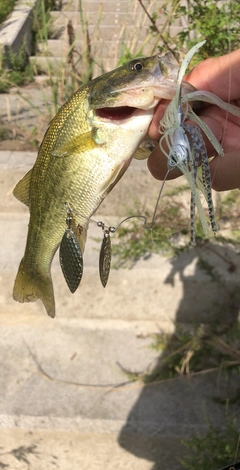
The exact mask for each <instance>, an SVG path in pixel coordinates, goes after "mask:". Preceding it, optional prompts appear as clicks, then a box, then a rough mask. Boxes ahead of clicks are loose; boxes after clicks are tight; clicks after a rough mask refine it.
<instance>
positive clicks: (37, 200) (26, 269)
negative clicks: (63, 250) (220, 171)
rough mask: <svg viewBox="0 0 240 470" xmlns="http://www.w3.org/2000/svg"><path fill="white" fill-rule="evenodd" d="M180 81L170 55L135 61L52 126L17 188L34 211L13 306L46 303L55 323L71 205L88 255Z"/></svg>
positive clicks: (100, 82)
mask: <svg viewBox="0 0 240 470" xmlns="http://www.w3.org/2000/svg"><path fill="white" fill-rule="evenodd" d="M177 74H178V65H177V64H176V62H175V60H174V59H173V57H172V56H171V54H166V55H165V56H163V57H159V56H153V57H149V58H144V59H136V60H132V61H131V62H129V63H128V64H126V65H124V66H122V67H119V68H118V69H116V70H114V71H112V72H109V73H107V74H104V75H102V76H100V77H98V78H96V79H94V80H92V81H91V82H89V83H88V84H86V85H84V86H82V87H81V88H80V89H79V90H78V91H77V92H76V93H75V94H74V95H73V96H72V97H71V98H70V99H69V100H68V101H67V102H66V103H65V104H64V105H63V106H62V108H61V109H60V110H59V112H58V113H57V115H56V116H55V117H54V119H53V120H52V121H51V123H50V125H49V127H48V129H47V131H46V134H45V136H44V139H43V142H42V144H41V147H40V149H39V153H38V156H37V160H36V162H35V164H34V166H33V168H32V169H31V170H30V171H29V172H28V173H27V174H26V175H25V176H24V177H23V178H22V179H21V180H20V181H19V183H18V184H17V185H16V187H15V189H14V195H15V197H16V198H17V199H19V200H20V201H21V202H23V203H24V204H26V205H27V206H28V207H29V211H30V221H29V228H28V236H27V243H26V249H25V254H24V257H23V259H22V261H21V263H20V266H19V270H18V273H17V277H16V280H15V285H14V290H13V297H14V299H15V300H17V301H19V302H32V301H35V300H37V299H41V300H42V302H43V304H44V306H45V308H46V310H47V313H48V315H50V316H51V317H54V316H55V301H54V292H53V284H52V280H51V273H50V268H51V263H52V259H53V257H54V254H55V252H56V250H57V248H58V247H59V245H60V243H61V240H62V238H63V235H64V233H65V230H66V203H67V205H68V206H69V207H71V209H72V227H71V228H72V230H73V231H74V233H75V235H76V237H77V239H78V241H79V245H80V247H81V250H82V252H83V251H84V245H85V241H86V234H87V228H88V221H89V218H90V217H91V216H92V215H93V213H94V212H95V211H96V209H97V208H98V207H99V205H100V204H101V202H102V201H103V199H104V198H105V196H106V195H107V194H108V193H109V192H110V191H111V189H112V188H113V187H114V185H115V184H116V183H117V182H118V181H119V179H120V178H121V176H122V175H123V173H124V172H125V171H126V169H127V167H128V166H129V164H130V162H131V159H132V158H133V155H134V153H135V152H136V150H137V148H138V146H139V144H140V143H141V141H142V140H143V138H144V137H145V136H146V134H147V131H148V127H149V124H150V122H151V119H152V116H153V112H154V108H155V107H156V105H157V104H158V102H159V101H160V99H161V98H167V99H171V98H172V97H173V95H174V92H175V89H176V83H177Z"/></svg>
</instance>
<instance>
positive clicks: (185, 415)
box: [0, 152, 240, 470]
mask: <svg viewBox="0 0 240 470" xmlns="http://www.w3.org/2000/svg"><path fill="white" fill-rule="evenodd" d="M34 158H35V155H33V154H31V153H29V154H26V155H24V154H16V153H15V152H9V153H7V154H6V155H3V154H0V163H1V164H0V170H1V186H0V188H1V191H0V194H1V197H0V200H1V211H0V230H1V234H2V237H1V258H0V335H1V346H0V353H1V361H0V390H1V394H0V442H1V456H0V463H2V464H4V465H9V466H10V468H14V470H15V469H20V470H24V468H25V467H24V466H23V465H25V462H26V461H25V462H24V460H20V461H18V460H17V458H16V457H15V456H16V455H19V454H18V453H17V451H16V450H15V451H14V449H19V448H21V452H22V454H21V455H24V457H25V458H27V460H28V462H29V465H31V466H32V468H34V470H43V469H45V468H46V467H47V468H48V469H50V470H52V469H54V468H59V469H61V470H70V469H71V470H72V469H73V470H79V468H81V469H86V470H87V469H89V470H95V469H98V470H99V469H100V470H105V469H109V470H112V469H113V468H114V469H115V468H116V469H117V470H118V469H119V470H123V469H124V470H125V469H127V468H129V470H130V469H131V470H132V469H133V468H138V469H141V470H150V469H152V466H153V465H154V466H155V468H156V469H157V468H161V470H168V469H169V467H170V468H171V467H172V468H174V469H176V470H181V465H180V464H179V462H178V460H177V459H178V458H179V457H180V456H182V455H183V454H185V453H186V451H185V450H184V449H183V447H182V445H181V441H182V439H184V438H187V437H190V436H192V435H193V434H195V433H196V432H205V431H206V421H205V416H206V415H207V416H208V419H210V420H211V421H212V422H213V423H214V425H215V426H221V425H222V424H223V423H224V422H225V407H224V406H222V405H220V404H218V403H216V402H214V401H213V400H212V397H214V396H218V397H219V393H220V396H221V397H223V396H225V394H228V395H229V394H230V393H232V394H233V393H234V391H235V390H236V388H237V387H239V377H238V376H234V381H232V380H230V381H229V380H228V381H225V378H224V376H223V375H220V376H219V371H208V372H207V373H201V374H195V375H193V376H191V377H190V378H189V377H179V378H176V379H173V380H165V381H161V382H158V383H156V384H150V385H144V384H142V383H141V382H134V383H127V382H129V380H130V379H129V376H127V375H126V374H124V373H123V371H122V368H124V369H126V370H128V371H131V372H140V373H141V372H143V371H145V370H146V368H147V367H148V366H149V365H151V367H152V368H153V369H155V368H158V367H159V364H161V356H160V357H159V355H158V354H157V353H156V352H155V351H154V349H153V348H151V344H152V335H153V334H154V333H159V331H160V332H161V331H162V332H168V333H171V332H173V331H174V329H175V326H176V324H179V325H181V326H184V327H186V326H188V327H190V326H191V325H196V324H199V323H201V322H202V323H208V324H210V325H211V327H212V328H215V326H216V324H218V325H220V324H226V323H228V322H231V321H234V320H236V318H237V316H238V312H239V300H240V299H239V298H238V290H239V289H238V284H239V269H240V259H239V258H240V257H239V254H238V253H237V252H236V250H233V249H232V248H231V247H230V246H227V245H223V246H221V245H216V244H214V243H212V244H210V243H206V244H205V245H203V247H202V248H193V249H190V250H189V251H186V252H183V253H182V254H181V255H180V256H179V257H177V258H173V259H171V258H166V257H164V256H163V255H154V256H152V257H150V258H148V259H146V260H141V261H139V262H138V263H137V264H136V265H135V266H134V267H133V268H132V269H129V270H128V269H119V270H114V269H112V271H111V273H110V279H109V283H108V285H107V287H106V288H105V289H103V288H102V286H101V284H100V281H99V276H98V256H99V247H100V240H99V241H95V238H100V237H101V231H100V229H99V227H97V226H96V224H94V223H92V224H90V228H89V236H88V241H87V245H86V252H85V255H84V263H85V267H84V276H83V279H82V283H81V286H80V288H79V289H78V290H77V292H76V293H75V294H74V295H72V294H71V293H70V292H69V291H68V288H67V286H66V284H65V281H64V279H63V276H62V274H61V270H60V267H59V262H58V256H56V257H55V259H54V262H53V266H52V274H53V283H54V289H55V296H56V304H57V316H56V318H55V319H54V320H52V319H50V318H49V317H47V315H46V312H45V310H44V308H43V306H42V304H41V302H40V301H39V302H35V303H29V304H20V303H17V302H15V301H14V300H13V299H12V286H13V283H14V278H15V275H16V272H17V268H18V263H19V261H20V259H21V257H22V255H23V252H24V247H25V241H26V232H27V226H28V211H27V209H26V208H24V206H23V205H21V204H20V203H19V202H18V201H15V200H14V198H13V197H12V196H11V194H10V193H11V187H12V186H13V183H15V182H16V180H18V179H19V177H21V175H23V173H25V171H27V170H28V168H29V167H31V165H32V163H33V161H34ZM141 165H145V163H144V162H134V164H133V167H132V169H131V167H130V169H129V170H128V172H127V173H126V178H129V180H126V181H125V183H124V179H123V180H122V182H120V183H119V184H118V185H117V188H118V187H119V186H121V183H123V188H122V189H121V190H119V189H117V188H116V189H117V191H120V193H119V194H120V196H119V194H118V197H120V198H122V197H123V196H122V195H123V194H124V193H126V191H127V190H128V189H129V188H130V189H132V181H133V178H134V188H135V189H134V191H136V187H137V188H139V193H140V194H142V195H143V194H145V196H144V197H145V198H146V197H147V198H151V197H152V196H151V195H150V194H151V191H152V189H153V184H155V183H156V185H157V186H158V185H159V183H158V182H157V181H156V182H154V181H153V179H152V177H151V176H150V175H149V178H150V183H149V182H148V174H147V173H146V170H145V167H144V170H143V169H142V167H141ZM141 178H143V180H142V179H141ZM144 182H145V183H144ZM144 184H145V185H146V186H144ZM144 187H145V189H144ZM121 191H122V192H121ZM141 191H142V192H141ZM112 194H113V193H112ZM115 197H116V199H115V203H113V201H114V198H115ZM118 197H117V196H113V199H112V202H111V203H110V201H109V202H107V201H108V200H109V199H110V198H111V195H109V197H108V198H107V200H106V206H105V209H104V208H103V206H102V207H101V212H99V214H96V216H95V217H94V220H96V221H98V220H104V222H105V223H107V224H111V225H116V224H117V223H118V220H119V217H118V218H116V213H118V207H120V204H119V199H118ZM117 201H118V202H117ZM103 209H104V210H103ZM105 211H106V212H105ZM111 211H113V212H111ZM119 216H120V214H119ZM120 217H121V216H120ZM140 225H141V224H140ZM116 235H117V234H116ZM113 238H114V237H113ZM200 258H201V259H203V260H204V261H205V262H207V263H208V266H210V268H209V270H207V269H205V270H203V269H201V268H200V265H199V259H200ZM232 266H234V269H230V267H232ZM170 341H171V339H170ZM219 377H220V378H219ZM219 380H220V382H219ZM203 410H204V412H203ZM231 411H233V413H236V416H238V413H239V410H238V407H237V406H236V407H233V408H231ZM237 419H238V418H237ZM93 448H94V452H93ZM53 449H54V450H53ZM173 449H174V451H173Z"/></svg>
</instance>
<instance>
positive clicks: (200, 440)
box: [180, 414, 240, 470]
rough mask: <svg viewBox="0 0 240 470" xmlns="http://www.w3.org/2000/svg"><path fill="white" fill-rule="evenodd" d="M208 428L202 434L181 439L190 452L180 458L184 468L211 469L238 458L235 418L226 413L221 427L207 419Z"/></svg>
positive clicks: (237, 434) (237, 432) (195, 469)
mask: <svg viewBox="0 0 240 470" xmlns="http://www.w3.org/2000/svg"><path fill="white" fill-rule="evenodd" d="M207 426H208V430H207V433H206V434H205V435H204V436H201V435H200V434H197V435H196V436H194V437H192V438H191V439H189V440H185V441H183V444H184V445H185V447H187V448H188V449H189V450H190V454H189V455H187V456H186V457H184V458H183V459H181V460H180V462H181V464H182V465H183V467H184V468H185V469H186V470H203V469H204V470H213V469H217V468H222V467H225V466H226V465H230V464H231V463H232V464H234V462H236V461H237V460H239V457H240V455H239V429H238V426H237V422H236V419H233V418H232V417H231V416H229V414H226V422H225V425H224V427H223V428H222V429H218V428H216V427H214V425H213V424H212V423H211V422H210V421H209V420H207Z"/></svg>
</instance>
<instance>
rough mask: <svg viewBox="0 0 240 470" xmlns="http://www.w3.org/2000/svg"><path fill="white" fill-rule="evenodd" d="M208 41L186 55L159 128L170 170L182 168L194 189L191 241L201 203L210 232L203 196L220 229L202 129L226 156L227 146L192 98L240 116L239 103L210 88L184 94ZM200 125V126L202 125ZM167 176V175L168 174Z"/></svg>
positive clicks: (214, 228)
mask: <svg viewBox="0 0 240 470" xmlns="http://www.w3.org/2000/svg"><path fill="white" fill-rule="evenodd" d="M204 43H205V41H202V42H200V43H199V44H196V45H195V46H194V47H193V48H192V49H191V50H190V51H189V52H188V53H187V55H186V57H185V59H184V61H183V63H182V66H181V67H180V70H179V74H178V83H177V89H176V94H175V96H174V98H173V99H172V101H171V102H170V103H169V105H168V107H167V109H166V111H165V114H164V116H163V118H162V119H161V121H160V124H159V131H160V132H161V133H162V134H163V136H162V138H161V139H160V142H159V145H160V149H161V151H162V152H163V154H164V155H165V156H166V157H167V159H168V172H167V174H166V177H167V175H168V173H169V172H170V171H171V170H172V169H174V168H178V169H179V170H180V171H181V172H182V173H183V174H184V176H185V178H186V179H187V181H188V184H189V186H190V190H191V203H190V221H191V224H190V226H191V229H190V230H191V243H192V244H195V209H196V207H197V210H198V214H199V217H200V221H201V224H202V227H203V230H204V234H205V235H206V236H209V235H210V231H209V224H208V222H207V219H206V216H205V213H204V210H203V207H202V200H201V196H202V195H203V196H204V199H205V200H206V202H207V206H208V214H209V220H210V226H211V229H212V231H213V233H214V234H216V232H217V225H216V221H215V216H214V207H213V201H212V194H211V178H210V169H209V162H208V155H207V152H206V147H205V143H204V140H203V137H202V133H201V131H200V129H201V130H202V131H203V133H204V134H205V135H206V137H207V138H208V139H209V140H210V142H211V143H212V145H213V147H214V148H215V150H216V152H217V153H218V155H221V156H223V155H224V152H223V148H222V146H221V144H220V143H219V142H218V140H217V139H216V137H215V136H214V134H213V133H212V131H211V130H210V128H209V127H208V126H207V125H206V124H205V123H204V122H203V121H202V120H201V119H200V118H199V117H198V116H197V114H196V113H195V112H194V110H193V108H192V106H191V102H193V101H204V102H207V103H212V104H215V105H217V106H219V107H220V108H222V109H224V110H225V111H227V112H229V113H231V114H233V115H235V116H238V117H240V110H239V108H237V107H236V106H233V105H231V104H228V103H225V102H224V101H222V100H221V99H220V98H219V97H217V96H215V95H214V94H213V93H210V92H207V91H198V90H196V91H191V92H190V93H187V94H185V95H183V96H182V94H181V85H182V80H183V77H184V75H185V72H186V68H187V66H188V64H189V62H190V61H191V58H192V57H193V55H194V54H195V52H197V50H198V49H199V48H200V47H202V45H203V44H204ZM187 119H190V120H192V121H194V122H195V123H196V125H190V124H187V123H186V122H185V121H186V120H187ZM199 128H200V129H199ZM163 140H164V141H165V142H166V144H167V151H166V150H165V148H164V146H163ZM200 156H201V160H202V164H201V165H202V169H201V170H202V171H201V173H200V171H199V170H198V167H199V161H200ZM165 179H166V178H165Z"/></svg>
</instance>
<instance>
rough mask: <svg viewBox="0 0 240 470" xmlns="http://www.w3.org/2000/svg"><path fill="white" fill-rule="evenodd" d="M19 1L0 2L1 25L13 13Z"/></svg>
mask: <svg viewBox="0 0 240 470" xmlns="http://www.w3.org/2000/svg"><path fill="white" fill-rule="evenodd" d="M16 1H17V0H1V2H0V24H1V23H3V21H5V20H6V18H7V16H8V15H9V14H10V13H11V12H12V10H13V8H14V5H15V3H16Z"/></svg>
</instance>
